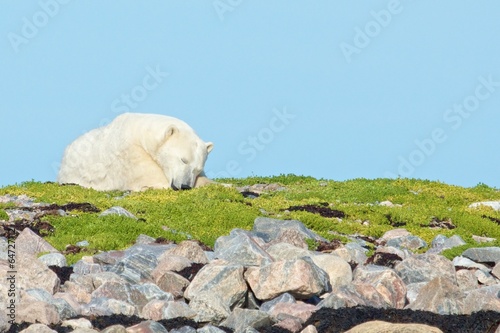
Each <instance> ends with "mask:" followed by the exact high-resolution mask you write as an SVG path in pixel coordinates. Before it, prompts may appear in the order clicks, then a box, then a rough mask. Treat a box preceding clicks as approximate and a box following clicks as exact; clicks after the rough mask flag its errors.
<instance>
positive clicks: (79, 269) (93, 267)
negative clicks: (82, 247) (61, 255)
mask: <svg viewBox="0 0 500 333" xmlns="http://www.w3.org/2000/svg"><path fill="white" fill-rule="evenodd" d="M100 272H102V266H101V265H99V264H95V263H93V262H88V261H85V260H78V261H77V262H76V263H75V264H74V265H73V273H75V274H79V275H87V274H95V273H100Z"/></svg>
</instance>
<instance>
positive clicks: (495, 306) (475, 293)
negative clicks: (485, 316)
mask: <svg viewBox="0 0 500 333" xmlns="http://www.w3.org/2000/svg"><path fill="white" fill-rule="evenodd" d="M499 295H500V284H497V285H493V286H489V287H483V288H480V289H475V290H471V291H470V292H469V293H468V294H467V296H466V297H465V301H464V313H465V314H469V315H470V314H472V313H473V312H479V311H495V312H498V313H500V299H499Z"/></svg>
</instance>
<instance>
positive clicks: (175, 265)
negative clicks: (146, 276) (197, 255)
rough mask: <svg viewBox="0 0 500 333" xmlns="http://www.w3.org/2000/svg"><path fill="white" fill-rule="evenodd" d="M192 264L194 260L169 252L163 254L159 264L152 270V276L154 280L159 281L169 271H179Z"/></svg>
mask: <svg viewBox="0 0 500 333" xmlns="http://www.w3.org/2000/svg"><path fill="white" fill-rule="evenodd" d="M192 264H193V262H192V261H191V260H189V259H188V258H186V257H181V256H177V255H173V254H168V253H166V254H162V255H161V256H160V258H159V259H158V265H157V266H156V267H155V269H153V271H152V272H151V277H152V278H153V280H154V281H157V280H158V278H160V277H161V276H162V275H163V274H165V272H167V271H171V272H179V271H182V270H183V269H185V268H187V267H190V266H191V265H192Z"/></svg>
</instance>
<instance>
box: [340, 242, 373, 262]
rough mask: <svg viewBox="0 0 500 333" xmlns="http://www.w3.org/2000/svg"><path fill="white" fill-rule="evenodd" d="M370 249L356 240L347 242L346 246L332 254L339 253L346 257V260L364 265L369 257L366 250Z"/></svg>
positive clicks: (343, 257)
mask: <svg viewBox="0 0 500 333" xmlns="http://www.w3.org/2000/svg"><path fill="white" fill-rule="evenodd" d="M367 251H368V250H367V249H365V248H364V247H362V246H361V245H359V244H358V243H356V242H351V243H347V244H346V245H345V246H344V247H341V248H338V249H335V250H334V251H333V252H332V254H334V255H337V256H339V257H341V258H342V259H344V260H345V261H346V262H349V263H350V262H353V263H356V264H358V265H363V264H364V263H365V262H366V260H367V259H368V257H367V256H366V252H367Z"/></svg>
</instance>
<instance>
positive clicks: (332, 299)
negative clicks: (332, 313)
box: [318, 283, 387, 309]
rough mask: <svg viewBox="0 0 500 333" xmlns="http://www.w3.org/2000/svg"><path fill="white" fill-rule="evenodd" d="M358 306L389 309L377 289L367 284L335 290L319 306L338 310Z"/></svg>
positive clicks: (351, 285)
mask: <svg viewBox="0 0 500 333" xmlns="http://www.w3.org/2000/svg"><path fill="white" fill-rule="evenodd" d="M357 305H363V306H371V307H374V308H387V302H386V301H385V299H384V297H383V296H382V295H381V294H380V293H379V292H378V291H377V290H376V289H375V287H373V286H372V285H369V284H365V283H355V284H350V285H348V286H342V287H340V288H336V289H334V290H333V291H332V292H331V293H330V295H328V296H327V297H326V298H325V299H324V300H322V301H321V302H320V303H319V304H318V308H322V307H328V308H333V309H338V308H342V307H353V306H357Z"/></svg>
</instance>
